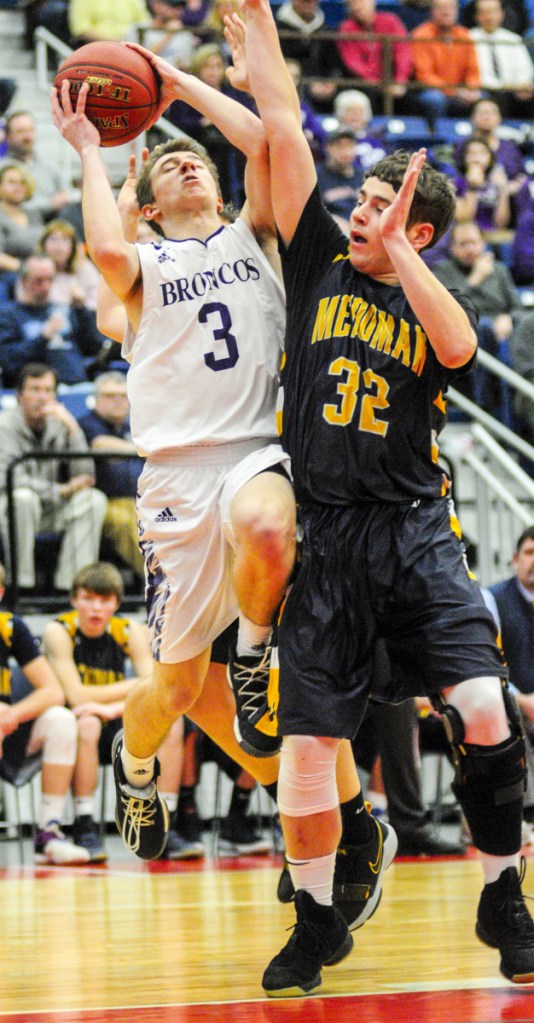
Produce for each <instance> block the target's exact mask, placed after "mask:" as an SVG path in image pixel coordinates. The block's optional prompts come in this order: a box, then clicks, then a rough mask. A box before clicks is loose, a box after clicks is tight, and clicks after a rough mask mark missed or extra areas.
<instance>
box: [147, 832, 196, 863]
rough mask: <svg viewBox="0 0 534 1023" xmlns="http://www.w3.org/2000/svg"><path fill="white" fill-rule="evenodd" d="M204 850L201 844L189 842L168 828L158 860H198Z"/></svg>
mask: <svg viewBox="0 0 534 1023" xmlns="http://www.w3.org/2000/svg"><path fill="white" fill-rule="evenodd" d="M205 854H206V850H205V848H204V846H203V844H202V842H190V841H189V839H187V838H184V836H183V835H181V834H180V832H179V831H176V830H175V829H174V828H170V829H169V831H168V832H167V841H166V843H165V848H164V850H163V852H162V853H161V855H160V857H159V858H160V860H200V859H202V857H203V856H205Z"/></svg>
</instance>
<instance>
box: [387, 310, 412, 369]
mask: <svg viewBox="0 0 534 1023" xmlns="http://www.w3.org/2000/svg"><path fill="white" fill-rule="evenodd" d="M391 357H392V358H393V359H398V358H402V362H403V365H404V366H409V365H410V327H409V324H407V323H406V320H401V322H400V329H399V334H398V337H397V341H396V344H395V347H394V349H393V351H392V353H391Z"/></svg>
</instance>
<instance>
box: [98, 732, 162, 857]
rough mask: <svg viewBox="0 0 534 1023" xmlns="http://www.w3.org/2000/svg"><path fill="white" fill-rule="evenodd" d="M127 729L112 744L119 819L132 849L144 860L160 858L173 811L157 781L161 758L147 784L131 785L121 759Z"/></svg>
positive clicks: (127, 842)
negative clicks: (159, 789) (169, 809)
mask: <svg viewBox="0 0 534 1023" xmlns="http://www.w3.org/2000/svg"><path fill="white" fill-rule="evenodd" d="M123 737H124V731H123V729H121V731H120V732H117V734H116V736H115V738H114V740H113V745H112V747H111V760H112V763H113V776H114V779H115V790H116V793H117V802H116V805H115V822H116V824H117V828H118V829H119V833H120V835H121V838H122V840H123V842H124V844H125V846H126V848H127V849H129V850H130V851H131V852H133V853H135V855H136V856H139V857H140V859H142V860H157V859H158V856H161V853H162V852H163V850H164V848H165V843H166V841H167V832H168V830H169V811H168V809H167V804H166V802H165V800H164V799H162V798H161V796H160V794H159V792H158V788H157V785H156V779H157V777H158V775H159V762H158V760H157V759H156V763H155V767H154V777H153V779H152V781H150V782H149V783H148V785H145V786H144V787H143V788H137V786H135V785H129V784H128V782H127V780H126V775H125V774H124V768H123V766H122V760H121V750H122V745H123Z"/></svg>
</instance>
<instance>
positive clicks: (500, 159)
mask: <svg viewBox="0 0 534 1023" xmlns="http://www.w3.org/2000/svg"><path fill="white" fill-rule="evenodd" d="M501 123H502V114H501V111H500V110H499V106H498V104H497V103H496V102H495V100H493V99H489V98H482V99H479V100H477V101H476V103H475V104H473V107H472V109H471V125H472V128H473V133H472V136H471V137H472V138H477V139H484V141H485V142H487V143H488V145H489V147H490V149H491V151H492V153H493V155H494V157H495V162H496V163H498V164H500V166H501V167H504V170H505V171H506V177H507V178H508V191H509V193H510V195H511V196H513V195H515V193H516V192H517V191H518V189H520V188H521V187H522V185H523V183H524V181H525V163H524V160H523V154H522V153H521V150H520V149H519V147H518V146H517V145H516V143H515V142H514V141H513V140H512V139H507V138H501V137H500V135H499V127H500V125H501ZM464 141H465V140H464ZM463 144H464V142H457V144H456V147H455V157H456V158H457V156H458V153H459V152H460V150H461V148H462V146H463Z"/></svg>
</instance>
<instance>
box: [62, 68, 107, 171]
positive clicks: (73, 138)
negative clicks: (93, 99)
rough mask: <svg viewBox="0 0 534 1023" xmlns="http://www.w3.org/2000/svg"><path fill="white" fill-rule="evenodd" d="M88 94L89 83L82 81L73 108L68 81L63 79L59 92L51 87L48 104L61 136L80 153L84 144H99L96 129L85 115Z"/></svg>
mask: <svg viewBox="0 0 534 1023" xmlns="http://www.w3.org/2000/svg"><path fill="white" fill-rule="evenodd" d="M88 94H89V85H88V84H87V82H84V83H83V85H82V87H81V89H80V91H79V93H78V99H77V102H76V109H75V110H74V109H73V106H72V101H71V98H70V92H69V83H68V81H67V79H65V80H64V81H63V82H62V83H61V92H60V93H58V90H57V89H55V88H53V89H52V93H51V97H50V104H51V111H52V120H53V122H54V124H55V126H56V128H57V129H58V131H59V132H60V133H61V135H62V136H63V138H64V139H65V140H66V141H67V142H69V143H70V145H71V146H72V147H73V149H75V150H76V152H77V153H79V154H80V155H81V154H82V152H83V150H84V148H85V146H88V145H95V146H99V145H100V135H99V133H98V129H97V128H96V127H95V125H94V124H92V123H91V121H90V120H89V119H88V118H87V117H86V116H85V103H86V100H87V96H88Z"/></svg>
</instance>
